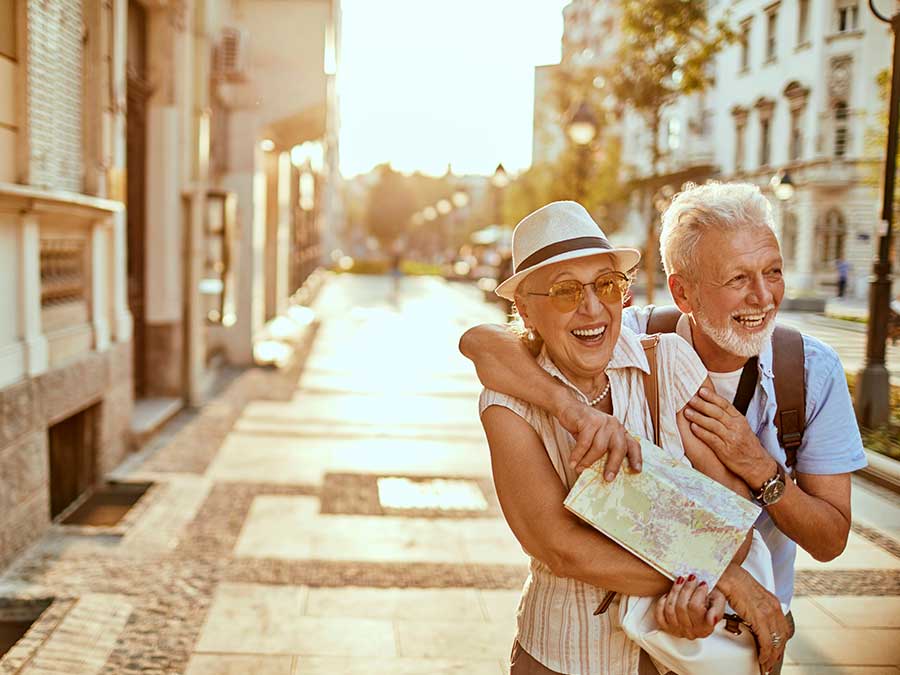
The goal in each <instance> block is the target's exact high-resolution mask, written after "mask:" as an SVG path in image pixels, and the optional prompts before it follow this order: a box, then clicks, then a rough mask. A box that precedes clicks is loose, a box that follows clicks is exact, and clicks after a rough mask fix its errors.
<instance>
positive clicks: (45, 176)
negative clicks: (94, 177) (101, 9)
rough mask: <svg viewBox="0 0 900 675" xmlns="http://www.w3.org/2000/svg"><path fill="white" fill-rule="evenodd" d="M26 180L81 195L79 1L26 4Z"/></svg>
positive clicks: (44, 0)
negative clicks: (27, 163) (28, 155)
mask: <svg viewBox="0 0 900 675" xmlns="http://www.w3.org/2000/svg"><path fill="white" fill-rule="evenodd" d="M26 12H27V21H28V37H27V49H28V59H27V64H28V66H27V74H26V76H27V80H28V128H29V130H30V133H29V146H30V157H29V160H30V179H29V182H30V183H31V184H32V185H38V186H41V187H47V188H52V189H59V190H70V191H73V192H81V191H82V182H83V181H82V172H83V165H82V119H81V114H82V112H81V109H82V59H83V54H82V52H83V49H82V31H83V18H82V2H81V0H53V2H47V0H26Z"/></svg>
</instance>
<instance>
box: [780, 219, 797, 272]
mask: <svg viewBox="0 0 900 675" xmlns="http://www.w3.org/2000/svg"><path fill="white" fill-rule="evenodd" d="M781 254H782V255H783V256H784V259H785V261H786V262H793V261H794V259H795V258H796V257H797V216H796V215H795V214H794V213H793V212H792V211H786V212H785V214H784V223H782V225H781Z"/></svg>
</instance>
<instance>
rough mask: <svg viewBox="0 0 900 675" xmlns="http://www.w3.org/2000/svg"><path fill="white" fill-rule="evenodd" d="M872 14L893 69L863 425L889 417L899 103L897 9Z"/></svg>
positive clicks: (859, 388)
mask: <svg viewBox="0 0 900 675" xmlns="http://www.w3.org/2000/svg"><path fill="white" fill-rule="evenodd" d="M869 9H871V10H872V13H873V14H874V15H875V17H876V18H877V19H878V20H879V21H882V22H884V23H887V24H890V26H891V30H892V31H893V33H894V54H893V69H892V73H891V95H890V114H889V115H888V132H887V156H886V157H885V160H884V201H883V204H882V208H881V218H882V222H883V225H882V229H881V239H880V240H879V242H878V258H877V259H876V260H875V262H874V263H873V265H872V277H871V279H872V280H871V283H870V285H869V323H868V326H867V329H866V365H865V366H864V367H863V369H862V370H861V371H859V375H858V377H857V381H856V395H855V399H856V400H855V401H854V403H855V407H856V417H857V419H858V420H859V421H860V423H861V424H862V425H863V426H866V427H876V426H879V425H881V424H885V423H886V422H887V421H888V419H889V417H890V376H889V375H888V371H887V368H886V367H885V362H884V356H885V348H886V342H887V328H888V316H889V309H890V299H891V260H890V248H891V230H892V228H893V224H894V178H895V175H896V170H897V121H898V120H897V115H898V112H900V111H898V105H897V104H898V102H900V52H898V50H897V34H898V32H900V12H897V13H895V14H894V16H892V17H890V18H888V17H887V16H885V15H884V14H882V13H881V12H879V11H878V10H877V9H876V8H875V2H874V0H869Z"/></svg>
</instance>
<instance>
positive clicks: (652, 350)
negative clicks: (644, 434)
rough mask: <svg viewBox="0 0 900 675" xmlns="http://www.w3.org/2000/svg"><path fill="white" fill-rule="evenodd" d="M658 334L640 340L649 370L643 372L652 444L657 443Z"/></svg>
mask: <svg viewBox="0 0 900 675" xmlns="http://www.w3.org/2000/svg"><path fill="white" fill-rule="evenodd" d="M657 345H659V334H656V335H651V336H650V337H648V338H644V339H643V340H641V347H643V348H644V354H646V355H647V365H649V366H650V372H649V373H644V397H645V398H646V399H647V405H648V406H650V422H651V423H652V424H653V444H654V445H659V370H658V369H657V368H656V347H657Z"/></svg>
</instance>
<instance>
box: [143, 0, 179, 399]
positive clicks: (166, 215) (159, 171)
mask: <svg viewBox="0 0 900 675" xmlns="http://www.w3.org/2000/svg"><path fill="white" fill-rule="evenodd" d="M182 11H183V10H182ZM147 26H148V31H147V33H148V35H147V37H148V41H147V55H148V63H147V71H148V78H149V79H150V80H151V81H152V82H154V84H155V89H154V91H153V95H152V96H151V97H150V99H149V100H148V101H147V155H146V162H147V169H146V194H147V202H146V213H145V222H146V231H145V236H146V239H145V241H146V253H145V260H146V266H145V272H144V274H145V281H144V288H145V293H146V297H145V298H144V301H145V302H144V307H145V314H144V316H145V326H146V331H145V335H146V348H145V356H144V358H145V359H146V372H147V387H146V390H147V394H148V395H149V396H182V395H183V385H184V382H183V376H184V363H183V356H184V349H185V345H184V326H183V320H184V305H183V287H184V282H183V281H184V273H183V270H184V262H183V260H184V236H183V228H184V211H185V208H184V206H183V204H182V197H181V185H182V173H183V163H184V162H183V160H182V157H183V152H182V120H181V110H180V108H179V100H178V90H177V78H178V77H179V75H178V74H179V73H182V74H183V71H184V70H185V69H186V67H187V65H186V63H185V60H184V53H183V52H184V45H183V39H182V38H183V35H182V34H183V33H184V31H185V24H184V20H183V16H182V15H181V11H179V10H178V9H173V8H169V7H167V6H165V5H163V6H161V7H155V8H153V9H150V8H148V11H147Z"/></svg>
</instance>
